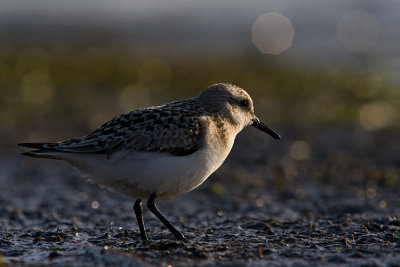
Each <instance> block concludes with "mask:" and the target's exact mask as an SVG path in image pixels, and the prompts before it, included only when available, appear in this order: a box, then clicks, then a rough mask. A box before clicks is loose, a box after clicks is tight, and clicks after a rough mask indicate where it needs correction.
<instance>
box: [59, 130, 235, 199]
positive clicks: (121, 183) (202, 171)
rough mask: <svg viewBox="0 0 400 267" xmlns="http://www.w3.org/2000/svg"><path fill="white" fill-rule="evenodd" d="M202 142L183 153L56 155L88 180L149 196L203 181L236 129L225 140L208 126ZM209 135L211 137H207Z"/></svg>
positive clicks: (219, 160)
mask: <svg viewBox="0 0 400 267" xmlns="http://www.w3.org/2000/svg"><path fill="white" fill-rule="evenodd" d="M208 126H209V127H207V133H206V134H205V137H206V138H205V144H204V146H203V147H202V148H200V149H199V150H197V151H196V152H194V153H192V154H190V155H186V156H174V155H171V154H168V153H157V152H137V151H128V152H127V151H125V152H124V153H123V155H121V156H115V157H114V156H112V157H111V159H107V157H106V155H104V154H74V153H63V154H59V155H58V156H60V157H61V158H63V159H64V160H66V161H67V162H69V163H70V164H71V165H73V166H74V167H76V168H77V169H78V170H80V171H82V172H83V173H85V174H87V175H89V180H90V181H91V182H94V183H96V184H99V185H102V186H104V187H106V188H108V189H109V190H111V191H113V192H116V193H119V194H122V195H125V196H128V197H133V198H148V197H149V196H150V195H151V194H152V193H156V194H157V196H159V197H165V196H172V195H177V194H182V193H185V192H188V191H191V190H193V189H194V188H196V187H198V186H199V185H200V184H202V183H203V182H204V181H205V180H206V179H207V178H208V176H210V174H211V173H213V172H214V171H215V170H216V169H217V168H218V167H220V166H221V164H222V163H223V162H224V160H225V159H226V157H227V156H228V154H229V152H230V150H231V148H232V145H233V142H234V139H235V137H236V132H234V133H233V134H232V133H231V134H230V135H228V136H229V137H228V139H227V140H225V142H221V140H218V139H212V138H211V137H215V136H216V135H215V132H216V131H218V130H219V129H217V128H216V126H215V125H214V124H211V125H208ZM210 138H211V139H210Z"/></svg>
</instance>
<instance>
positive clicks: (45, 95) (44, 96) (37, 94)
mask: <svg viewBox="0 0 400 267" xmlns="http://www.w3.org/2000/svg"><path fill="white" fill-rule="evenodd" d="M53 94H54V88H53V87H52V85H51V82H50V77H49V74H48V73H47V72H43V71H34V72H31V73H28V74H26V75H25V76H24V77H23V78H22V81H21V96H22V100H23V101H24V102H25V103H29V104H35V105H40V104H43V103H44V102H45V101H47V100H48V99H50V98H51V97H52V96H53Z"/></svg>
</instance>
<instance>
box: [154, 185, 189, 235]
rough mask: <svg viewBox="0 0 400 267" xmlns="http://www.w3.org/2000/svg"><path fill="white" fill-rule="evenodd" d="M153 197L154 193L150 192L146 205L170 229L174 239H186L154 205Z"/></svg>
mask: <svg viewBox="0 0 400 267" xmlns="http://www.w3.org/2000/svg"><path fill="white" fill-rule="evenodd" d="M155 198H156V194H154V193H153V194H151V196H150V198H149V200H148V201H147V207H148V208H149V209H150V211H151V212H152V213H153V214H154V215H156V216H157V218H158V219H159V220H160V221H161V222H162V223H163V224H164V225H165V226H166V227H167V228H168V230H170V231H171V232H172V233H173V234H174V236H175V238H176V239H178V240H181V241H186V238H185V237H184V236H183V235H182V234H181V233H180V232H179V231H178V230H177V229H176V228H175V227H173V226H172V224H171V223H170V222H169V221H168V220H167V219H166V218H165V217H164V216H163V215H162V214H161V212H160V211H159V210H158V209H157V207H156V205H155V204H154V200H155Z"/></svg>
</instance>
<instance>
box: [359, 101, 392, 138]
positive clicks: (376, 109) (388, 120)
mask: <svg viewBox="0 0 400 267" xmlns="http://www.w3.org/2000/svg"><path fill="white" fill-rule="evenodd" d="M395 114H396V112H395V110H394V108H393V107H392V105H390V104H389V103H386V102H373V103H369V104H366V105H364V106H362V107H361V109H360V123H361V126H362V127H363V128H364V129H365V130H367V131H374V130H378V129H380V128H384V127H387V126H389V125H390V124H392V123H393V121H394V118H395Z"/></svg>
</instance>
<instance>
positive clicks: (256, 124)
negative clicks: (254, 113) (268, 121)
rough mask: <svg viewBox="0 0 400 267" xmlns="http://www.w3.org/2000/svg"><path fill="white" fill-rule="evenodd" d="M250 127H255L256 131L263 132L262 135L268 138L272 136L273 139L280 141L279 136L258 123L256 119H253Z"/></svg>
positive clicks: (260, 122) (261, 123)
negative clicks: (266, 135) (264, 134)
mask: <svg viewBox="0 0 400 267" xmlns="http://www.w3.org/2000/svg"><path fill="white" fill-rule="evenodd" d="M252 126H254V127H256V128H257V129H259V130H261V131H263V132H264V133H267V134H269V135H270V136H272V137H273V138H275V139H281V136H280V135H279V134H278V133H277V132H275V131H274V130H272V129H271V128H269V127H268V126H267V125H265V124H264V123H263V122H262V121H260V120H259V119H258V118H257V117H255V118H254V119H253V124H252Z"/></svg>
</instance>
